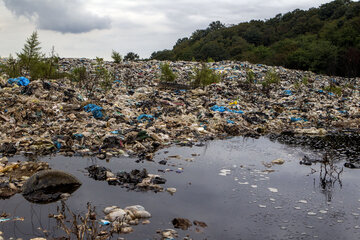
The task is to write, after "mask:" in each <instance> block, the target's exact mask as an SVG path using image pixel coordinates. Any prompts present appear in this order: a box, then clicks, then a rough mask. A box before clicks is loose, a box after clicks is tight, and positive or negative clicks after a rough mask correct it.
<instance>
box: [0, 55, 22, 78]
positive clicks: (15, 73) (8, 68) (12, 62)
mask: <svg viewBox="0 0 360 240" xmlns="http://www.w3.org/2000/svg"><path fill="white" fill-rule="evenodd" d="M0 72H1V73H5V74H6V75H7V76H8V77H10V78H16V77H19V76H21V66H20V63H19V62H18V61H17V60H16V59H15V58H13V56H12V55H11V54H10V56H9V58H8V59H7V61H6V63H5V64H3V65H0Z"/></svg>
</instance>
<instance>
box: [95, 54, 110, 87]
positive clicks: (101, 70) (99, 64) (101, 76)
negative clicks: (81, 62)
mask: <svg viewBox="0 0 360 240" xmlns="http://www.w3.org/2000/svg"><path fill="white" fill-rule="evenodd" d="M114 80H115V76H114V74H113V73H111V72H110V71H108V70H107V69H106V68H105V64H104V60H103V59H102V58H98V57H97V58H96V68H95V78H94V82H95V83H97V84H99V86H100V87H101V88H102V89H103V90H105V91H108V90H110V88H111V86H112V83H113V82H114Z"/></svg>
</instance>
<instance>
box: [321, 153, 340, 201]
mask: <svg viewBox="0 0 360 240" xmlns="http://www.w3.org/2000/svg"><path fill="white" fill-rule="evenodd" d="M343 170H344V169H343V167H341V168H340V167H339V166H337V165H335V164H334V160H333V159H332V158H330V157H329V155H328V154H325V155H324V157H323V161H322V163H321V165H320V188H321V189H322V191H321V192H322V193H323V194H324V195H325V197H326V200H327V201H328V202H331V200H332V196H333V191H334V188H335V185H336V184H338V185H339V187H340V188H342V181H341V178H340V177H341V174H342V172H343Z"/></svg>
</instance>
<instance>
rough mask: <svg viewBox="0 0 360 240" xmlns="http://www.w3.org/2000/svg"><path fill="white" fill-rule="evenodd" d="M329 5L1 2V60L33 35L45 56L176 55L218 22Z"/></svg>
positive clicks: (280, 1) (211, 0)
mask: <svg viewBox="0 0 360 240" xmlns="http://www.w3.org/2000/svg"><path fill="white" fill-rule="evenodd" d="M327 2H330V1H329V0H296V1H295V0H221V1H220V0H0V56H1V57H7V56H9V54H13V55H15V53H17V52H20V51H21V49H22V47H23V46H24V43H25V40H26V39H27V38H28V37H29V36H30V35H31V33H32V32H33V31H35V30H36V31H38V35H39V40H40V42H41V47H42V50H43V52H44V53H50V51H51V48H52V46H54V47H55V51H56V52H57V53H58V55H59V56H60V57H86V58H95V57H102V58H104V59H106V60H110V59H111V52H112V50H115V51H117V52H120V54H121V55H123V56H124V55H125V54H126V53H128V52H130V51H131V52H135V53H137V54H139V55H140V57H141V58H148V57H150V55H151V53H152V52H154V51H158V50H163V49H171V48H172V47H173V45H174V44H175V42H176V41H177V40H178V39H179V38H183V37H189V36H190V35H191V33H193V32H194V31H195V30H197V29H205V28H206V27H207V26H208V25H209V23H211V22H213V21H218V20H219V21H221V22H222V23H224V24H238V23H240V22H246V21H250V20H252V19H261V20H264V19H269V18H272V17H274V16H275V15H276V14H278V13H283V14H284V13H286V12H289V11H293V10H294V9H297V8H298V9H304V10H307V9H309V8H311V7H318V6H320V5H321V4H324V3H327Z"/></svg>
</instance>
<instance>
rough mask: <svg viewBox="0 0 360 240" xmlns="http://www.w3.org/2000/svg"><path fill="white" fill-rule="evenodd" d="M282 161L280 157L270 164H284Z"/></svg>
mask: <svg viewBox="0 0 360 240" xmlns="http://www.w3.org/2000/svg"><path fill="white" fill-rule="evenodd" d="M284 162H285V161H284V160H283V159H281V158H279V159H275V160H272V161H271V163H272V164H277V165H282V164H284Z"/></svg>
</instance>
